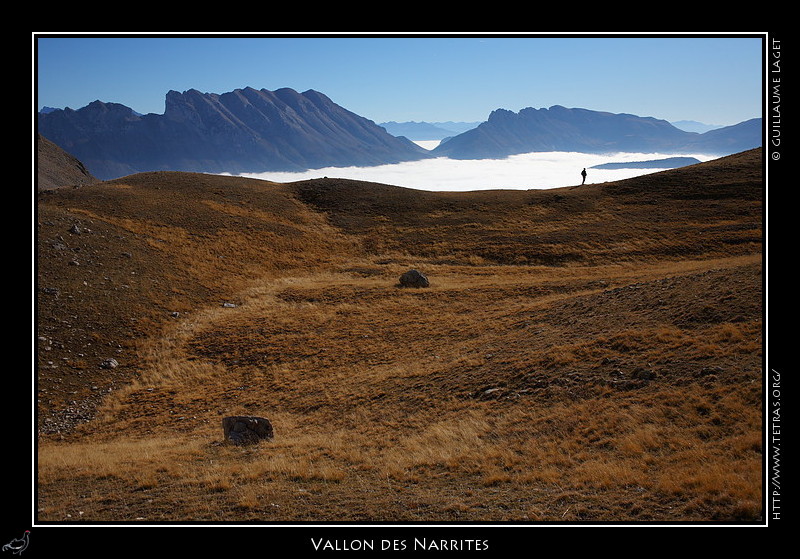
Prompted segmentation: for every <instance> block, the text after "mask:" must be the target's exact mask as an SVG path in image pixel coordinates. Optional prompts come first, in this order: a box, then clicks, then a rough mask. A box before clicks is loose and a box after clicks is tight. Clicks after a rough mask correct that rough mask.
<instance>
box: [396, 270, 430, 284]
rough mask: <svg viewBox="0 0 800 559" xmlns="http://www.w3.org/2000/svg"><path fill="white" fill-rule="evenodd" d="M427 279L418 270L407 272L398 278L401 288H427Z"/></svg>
mask: <svg viewBox="0 0 800 559" xmlns="http://www.w3.org/2000/svg"><path fill="white" fill-rule="evenodd" d="M429 285H430V282H429V281H428V278H427V277H426V276H425V274H423V273H422V272H420V271H419V270H409V271H407V272H406V273H404V274H403V275H402V276H400V286H401V287H428V286H429Z"/></svg>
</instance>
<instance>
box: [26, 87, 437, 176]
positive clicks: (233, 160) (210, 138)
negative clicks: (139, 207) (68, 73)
mask: <svg viewBox="0 0 800 559" xmlns="http://www.w3.org/2000/svg"><path fill="white" fill-rule="evenodd" d="M38 125H39V130H38V132H39V133H41V134H42V135H43V136H44V137H46V138H48V139H49V140H51V141H52V142H54V143H55V144H57V145H58V146H60V147H61V148H62V149H64V150H66V151H68V152H69V153H71V154H72V155H74V156H75V157H77V158H78V159H80V160H81V161H83V163H84V164H85V165H86V167H87V168H88V169H89V170H90V171H91V173H92V174H93V175H94V176H95V177H97V178H99V179H103V180H105V179H110V178H116V177H119V176H123V175H127V174H131V173H135V172H141V171H153V170H179V171H197V172H209V173H222V172H228V173H246V172H262V171H301V170H306V169H312V168H320V167H327V166H350V165H356V166H370V165H380V164H386V163H397V162H401V161H410V160H417V159H421V158H424V157H429V155H428V152H427V151H426V150H424V149H422V148H420V147H419V146H417V145H416V144H414V143H413V142H411V141H410V140H408V139H405V138H397V137H395V136H392V135H391V134H389V133H388V132H386V130H384V129H383V128H381V127H380V126H378V125H377V124H375V123H374V122H372V121H371V120H368V119H366V118H364V117H361V116H359V115H357V114H355V113H352V112H350V111H348V110H346V109H344V108H342V107H340V106H339V105H337V104H335V103H334V102H333V101H331V100H330V99H329V98H328V97H326V96H325V95H323V94H322V93H319V92H317V91H313V90H309V91H306V92H304V93H302V94H301V93H298V92H296V91H294V90H292V89H289V88H283V89H278V90H276V91H268V90H265V89H262V90H256V89H253V88H245V89H237V90H235V91H232V92H229V93H223V94H214V93H201V92H199V91H197V90H194V89H192V90H189V91H185V92H183V93H179V92H177V91H170V92H169V93H167V96H166V109H165V111H164V114H163V115H157V114H152V113H151V114H147V115H139V114H137V113H135V112H134V111H132V110H131V109H130V108H129V107H126V106H124V105H120V104H117V103H104V102H101V101H94V102H92V103H90V104H89V105H87V106H86V107H83V108H81V109H78V110H72V109H69V108H66V109H63V110H62V109H56V110H49V111H47V112H40V113H39V115H38Z"/></svg>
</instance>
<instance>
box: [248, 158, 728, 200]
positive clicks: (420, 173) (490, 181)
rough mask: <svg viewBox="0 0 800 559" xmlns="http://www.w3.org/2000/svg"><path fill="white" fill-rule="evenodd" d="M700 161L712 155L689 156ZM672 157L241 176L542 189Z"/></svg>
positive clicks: (432, 163)
mask: <svg viewBox="0 0 800 559" xmlns="http://www.w3.org/2000/svg"><path fill="white" fill-rule="evenodd" d="M689 156H690V157H695V158H696V159H698V160H700V161H708V160H710V159H713V157H712V156H708V155H702V154H689ZM667 157H673V156H671V155H666V154H657V153H618V154H610V155H597V154H585V153H571V152H546V153H526V154H521V155H514V156H510V157H508V158H505V159H473V160H454V159H448V158H444V157H442V158H435V159H426V160H421V161H412V162H407V163H397V164H392V165H380V166H377V167H328V168H324V169H312V170H309V171H305V172H299V173H289V172H269V173H260V174H246V175H242V176H247V177H252V178H258V179H263V180H269V181H274V182H294V181H300V180H306V179H313V178H320V177H323V176H325V177H336V178H346V179H355V180H362V181H369V182H378V183H383V184H390V185H394V186H402V187H406V188H414V189H418V190H430V191H470V190H490V189H513V190H520V189H522V190H524V189H546V188H558V187H563V186H575V185H578V184H580V183H581V174H580V173H581V170H582V169H583V168H584V167H585V168H586V172H587V174H588V176H587V178H586V183H587V184H590V183H601V182H609V181H615V180H621V179H627V178H631V177H635V176H640V175H644V174H648V173H654V172H658V171H662V170H664V169H613V170H612V169H592V167H593V166H595V165H600V164H603V163H620V162H635V161H650V160H654V159H664V158H667Z"/></svg>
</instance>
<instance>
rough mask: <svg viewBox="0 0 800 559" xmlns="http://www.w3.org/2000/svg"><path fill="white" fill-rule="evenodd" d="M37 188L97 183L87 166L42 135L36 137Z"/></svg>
mask: <svg viewBox="0 0 800 559" xmlns="http://www.w3.org/2000/svg"><path fill="white" fill-rule="evenodd" d="M36 159H37V164H36V186H37V188H38V189H45V188H58V187H60V186H80V185H82V184H92V183H94V182H97V180H98V179H96V178H95V177H94V176H92V174H91V173H90V172H89V171H88V170H87V169H86V166H85V165H84V164H83V163H82V162H81V161H79V160H78V159H77V158H75V157H74V156H72V155H71V154H69V153H67V152H65V151H64V150H63V149H61V148H60V147H58V146H57V145H55V144H54V143H53V142H51V141H50V140H48V139H47V138H43V137H42V135H41V134H37V135H36Z"/></svg>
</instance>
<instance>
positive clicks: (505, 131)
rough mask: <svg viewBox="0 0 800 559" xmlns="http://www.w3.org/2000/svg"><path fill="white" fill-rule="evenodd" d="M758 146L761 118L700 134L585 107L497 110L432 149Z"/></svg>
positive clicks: (506, 151) (462, 155) (453, 152)
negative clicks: (484, 119)
mask: <svg viewBox="0 0 800 559" xmlns="http://www.w3.org/2000/svg"><path fill="white" fill-rule="evenodd" d="M759 146H761V119H760V118H759V119H753V120H749V121H746V122H743V123H740V124H737V125H735V126H727V127H725V128H720V129H717V130H712V131H710V132H706V133H704V134H697V133H694V132H686V131H684V130H680V129H678V128H676V127H675V126H673V125H671V124H670V123H669V122H667V121H665V120H659V119H655V118H652V117H640V116H636V115H631V114H624V113H622V114H614V113H609V112H600V111H591V110H588V109H568V108H566V107H562V106H560V105H555V106H553V107H550V108H549V109H533V108H526V109H523V110H521V111H520V112H519V113H514V112H512V111H509V110H505V109H498V110H496V111H493V112H492V113H491V115H489V119H488V120H487V121H486V122H484V123H482V124H480V125H479V126H478V127H477V128H474V129H472V130H468V131H467V132H464V133H463V134H460V135H458V136H455V137H453V138H450V139H449V140H448V141H447V142H443V143H442V144H441V145H439V146H438V147H437V148H436V149H434V150H432V152H431V153H432V154H434V155H436V156H444V157H450V158H453V159H486V158H502V157H506V156H509V155H514V154H518V153H529V152H543V151H575V152H581V153H613V152H659V153H675V154H679V153H692V152H701V153H707V154H709V155H729V154H732V153H738V152H740V151H745V150H747V149H751V148H755V147H759Z"/></svg>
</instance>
